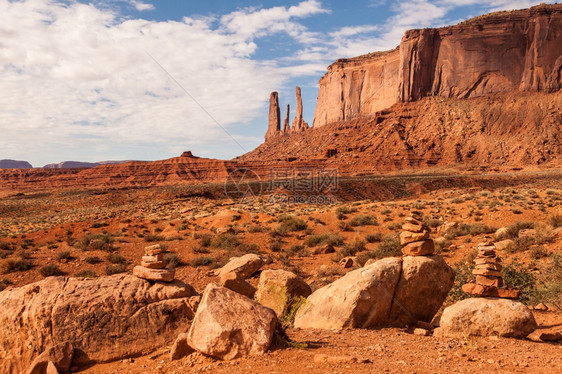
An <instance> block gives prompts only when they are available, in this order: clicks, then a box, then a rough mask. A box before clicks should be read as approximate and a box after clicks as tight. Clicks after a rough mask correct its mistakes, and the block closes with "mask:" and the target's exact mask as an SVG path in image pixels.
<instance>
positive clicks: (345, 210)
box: [336, 206, 357, 220]
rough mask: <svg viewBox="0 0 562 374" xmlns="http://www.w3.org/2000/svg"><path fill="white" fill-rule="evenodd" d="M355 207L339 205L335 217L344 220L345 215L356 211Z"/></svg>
mask: <svg viewBox="0 0 562 374" xmlns="http://www.w3.org/2000/svg"><path fill="white" fill-rule="evenodd" d="M356 211H357V209H355V208H350V207H348V206H340V207H338V208H337V209H336V218H337V219H339V220H344V219H346V218H347V215H348V214H350V213H354V212H356Z"/></svg>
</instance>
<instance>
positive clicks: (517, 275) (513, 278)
mask: <svg viewBox="0 0 562 374" xmlns="http://www.w3.org/2000/svg"><path fill="white" fill-rule="evenodd" d="M502 274H503V282H504V286H505V287H510V288H516V289H518V290H519V291H521V297H520V300H521V302H523V303H525V304H530V303H531V304H534V303H535V302H537V301H538V299H539V298H540V296H539V293H538V292H537V282H536V279H535V276H534V275H533V273H532V271H531V268H529V267H523V266H522V265H521V264H518V263H516V262H512V263H510V264H508V265H504V267H503V269H502Z"/></svg>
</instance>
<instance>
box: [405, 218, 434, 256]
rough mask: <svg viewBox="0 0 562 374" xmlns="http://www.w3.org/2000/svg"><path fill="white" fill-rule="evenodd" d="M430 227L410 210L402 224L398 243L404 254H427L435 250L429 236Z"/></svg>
mask: <svg viewBox="0 0 562 374" xmlns="http://www.w3.org/2000/svg"><path fill="white" fill-rule="evenodd" d="M430 232H431V229H430V228H429V227H428V226H427V225H426V224H425V223H423V221H422V219H421V217H420V215H419V214H418V213H417V212H411V213H410V216H409V217H406V223H404V224H403V225H402V233H400V244H401V245H402V246H403V247H402V254H404V255H405V256H427V255H431V254H433V252H434V251H435V244H434V243H433V240H432V239H430V238H429V233H430Z"/></svg>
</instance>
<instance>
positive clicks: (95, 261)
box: [84, 256, 102, 264]
mask: <svg viewBox="0 0 562 374" xmlns="http://www.w3.org/2000/svg"><path fill="white" fill-rule="evenodd" d="M84 261H86V262H87V263H88V264H99V263H100V262H102V259H101V258H99V257H98V256H88V257H86V258H85V259H84Z"/></svg>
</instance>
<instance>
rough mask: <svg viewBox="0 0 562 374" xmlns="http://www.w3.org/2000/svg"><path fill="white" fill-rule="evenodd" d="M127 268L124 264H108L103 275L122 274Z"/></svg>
mask: <svg viewBox="0 0 562 374" xmlns="http://www.w3.org/2000/svg"><path fill="white" fill-rule="evenodd" d="M126 270H127V267H126V266H125V265H124V264H109V265H107V266H106V267H105V275H113V274H119V273H124V272H125V271H126Z"/></svg>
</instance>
